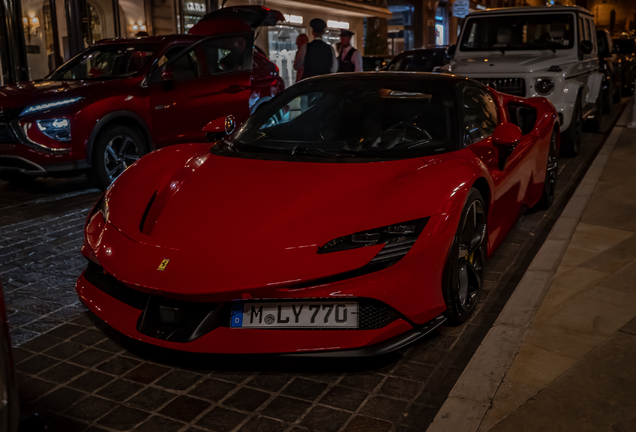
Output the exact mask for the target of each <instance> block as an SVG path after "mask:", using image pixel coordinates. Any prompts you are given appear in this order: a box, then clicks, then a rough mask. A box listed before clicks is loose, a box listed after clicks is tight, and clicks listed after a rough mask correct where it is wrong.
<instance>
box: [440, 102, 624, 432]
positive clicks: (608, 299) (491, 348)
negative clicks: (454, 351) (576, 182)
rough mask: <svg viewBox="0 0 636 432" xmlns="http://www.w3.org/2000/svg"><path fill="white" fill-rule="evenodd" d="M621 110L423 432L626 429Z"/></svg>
mask: <svg viewBox="0 0 636 432" xmlns="http://www.w3.org/2000/svg"><path fill="white" fill-rule="evenodd" d="M630 105H631V104H630ZM625 111H626V112H625V113H624V115H623V116H621V120H619V123H618V124H617V126H616V128H615V129H614V131H613V132H612V135H613V136H614V138H613V139H612V135H611V136H610V137H609V138H608V141H607V143H606V145H605V147H604V148H603V149H601V151H600V153H599V155H598V156H597V159H596V160H595V162H594V164H593V165H592V167H591V168H590V170H589V171H588V174H587V175H586V178H585V179H584V180H583V182H582V183H581V185H580V186H579V189H577V192H576V193H575V195H574V196H573V197H572V199H571V200H570V203H569V204H568V207H566V209H565V210H564V212H563V213H562V215H561V218H560V219H559V221H557V223H556V224H555V227H554V228H553V230H552V232H551V234H550V236H549V237H548V239H547V240H546V243H545V244H544V247H543V248H542V250H541V251H540V252H539V253H538V254H537V257H536V258H535V260H534V261H533V263H532V264H531V266H530V268H529V270H528V272H527V273H526V276H524V279H525V280H522V282H521V283H520V284H519V286H518V287H517V290H516V291H517V292H515V294H514V296H516V298H511V300H510V301H509V302H508V304H507V305H506V309H508V310H506V309H504V311H503V312H502V314H501V315H500V317H499V318H498V322H496V323H495V326H494V327H493V329H492V330H491V332H490V333H492V335H491V334H489V335H488V336H491V338H490V340H489V338H488V336H487V337H486V339H484V343H482V346H480V348H479V349H478V351H477V353H476V354H475V356H474V357H473V359H471V363H470V364H469V365H468V367H467V368H466V370H465V371H464V373H463V375H462V377H460V379H459V381H458V383H457V384H456V385H455V387H454V388H453V390H452V391H451V393H450V395H449V399H448V400H447V402H446V403H445V405H444V406H443V407H442V409H441V410H440V412H439V413H438V416H437V417H436V419H435V422H434V423H433V424H432V425H431V427H430V428H429V429H428V430H429V432H433V431H434V432H442V431H458V430H461V431H462V432H472V431H475V432H476V431H480V432H486V431H491V432H518V431H524V432H526V431H542V432H543V431H595V432H596V431H616V432H618V431H634V430H636V426H634V425H635V424H636V410H634V407H636V361H635V359H636V129H627V128H625V127H624V126H625V124H626V123H627V119H631V107H630V106H628V108H627V109H626V110H625ZM614 142H615V145H614ZM603 165H605V166H604V168H603ZM595 170H596V171H598V172H595ZM599 176H600V178H599ZM590 195H591V196H590ZM581 212H582V216H581ZM579 217H580V219H579ZM574 227H576V228H575V229H573V228H574ZM572 229H573V230H572ZM572 231H573V232H572ZM563 252H565V253H563ZM561 256H562V258H561ZM559 261H560V262H559ZM546 278H547V279H546ZM524 282H525V283H524ZM542 284H545V287H546V288H548V289H547V294H546V293H545V290H543V289H542V288H540V286H541V285H542ZM519 291H521V292H519ZM544 294H545V298H543V301H541V299H542V297H543V295H544ZM514 296H513V297H514ZM535 312H536V315H535ZM519 345H520V346H519ZM517 348H518V349H517Z"/></svg>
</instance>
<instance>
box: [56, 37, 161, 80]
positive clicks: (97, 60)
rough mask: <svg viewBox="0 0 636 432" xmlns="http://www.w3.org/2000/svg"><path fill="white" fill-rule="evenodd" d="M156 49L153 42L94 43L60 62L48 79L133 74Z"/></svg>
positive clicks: (93, 77)
mask: <svg viewBox="0 0 636 432" xmlns="http://www.w3.org/2000/svg"><path fill="white" fill-rule="evenodd" d="M156 49H157V45H156V44H135V45H132V44H117V45H115V44H112V45H97V46H94V47H92V48H89V49H87V50H85V51H84V52H82V53H81V54H80V55H79V56H78V57H75V58H74V59H72V60H70V61H68V62H66V63H65V64H63V65H62V66H61V67H60V68H59V69H57V70H56V71H54V72H53V73H52V74H51V75H50V76H49V78H48V79H49V80H52V81H62V80H64V81H65V80H90V79H100V80H101V79H108V78H124V77H127V76H132V75H136V74H137V73H138V72H139V71H140V70H141V68H143V67H144V65H145V64H146V63H147V62H148V61H149V60H150V58H151V57H152V54H153V53H154V51H155V50H156Z"/></svg>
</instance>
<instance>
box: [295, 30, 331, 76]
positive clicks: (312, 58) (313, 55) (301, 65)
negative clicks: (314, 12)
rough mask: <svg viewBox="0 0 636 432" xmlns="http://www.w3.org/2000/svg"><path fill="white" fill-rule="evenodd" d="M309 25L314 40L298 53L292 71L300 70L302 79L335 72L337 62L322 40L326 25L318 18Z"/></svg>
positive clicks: (329, 46)
mask: <svg viewBox="0 0 636 432" xmlns="http://www.w3.org/2000/svg"><path fill="white" fill-rule="evenodd" d="M309 25H310V26H311V29H312V30H313V35H314V40H313V41H311V42H310V43H308V44H307V45H304V46H303V47H302V48H301V49H300V50H299V51H298V57H297V58H296V61H295V62H294V69H296V70H297V71H298V70H301V69H302V71H303V79H305V78H311V77H313V76H317V75H326V74H329V73H335V72H337V71H338V62H337V60H336V56H335V54H334V51H333V48H332V47H331V45H329V44H328V43H326V42H324V41H323V40H322V35H323V33H324V32H325V29H326V28H327V23H326V22H325V21H324V20H321V19H320V18H314V19H312V20H311V22H310V23H309Z"/></svg>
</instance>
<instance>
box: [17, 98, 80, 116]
mask: <svg viewBox="0 0 636 432" xmlns="http://www.w3.org/2000/svg"><path fill="white" fill-rule="evenodd" d="M82 99H84V98H82V97H75V98H70V99H62V100H58V101H55V102H48V103H43V104H38V105H31V106H28V107H26V108H25V109H23V110H22V112H21V113H20V116H23V115H27V114H33V113H36V112H40V111H46V110H50V109H53V108H60V107H64V106H67V105H71V104H74V103H76V102H79V101H81V100H82Z"/></svg>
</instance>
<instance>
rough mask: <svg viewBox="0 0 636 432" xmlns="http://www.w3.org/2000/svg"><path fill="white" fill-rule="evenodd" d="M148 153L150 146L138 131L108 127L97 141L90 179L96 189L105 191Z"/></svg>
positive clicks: (120, 127) (128, 128) (126, 127)
mask: <svg viewBox="0 0 636 432" xmlns="http://www.w3.org/2000/svg"><path fill="white" fill-rule="evenodd" d="M146 153H148V144H147V143H146V139H145V138H144V136H143V134H142V133H140V132H139V131H138V130H137V129H134V128H131V127H128V126H111V127H107V128H105V129H104V130H103V131H102V132H100V134H99V135H98V136H97V138H96V139H95V146H94V147H93V165H92V169H91V172H90V174H89V178H90V180H91V182H93V184H94V185H95V186H96V187H98V188H99V189H102V190H104V189H106V188H107V187H108V186H110V184H111V183H112V182H113V181H115V179H116V178H117V177H119V176H120V175H121V173H123V172H124V171H126V169H127V168H128V167H129V166H130V165H132V164H133V163H135V162H136V161H137V160H138V159H139V158H140V157H141V156H143V155H145V154H146Z"/></svg>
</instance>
